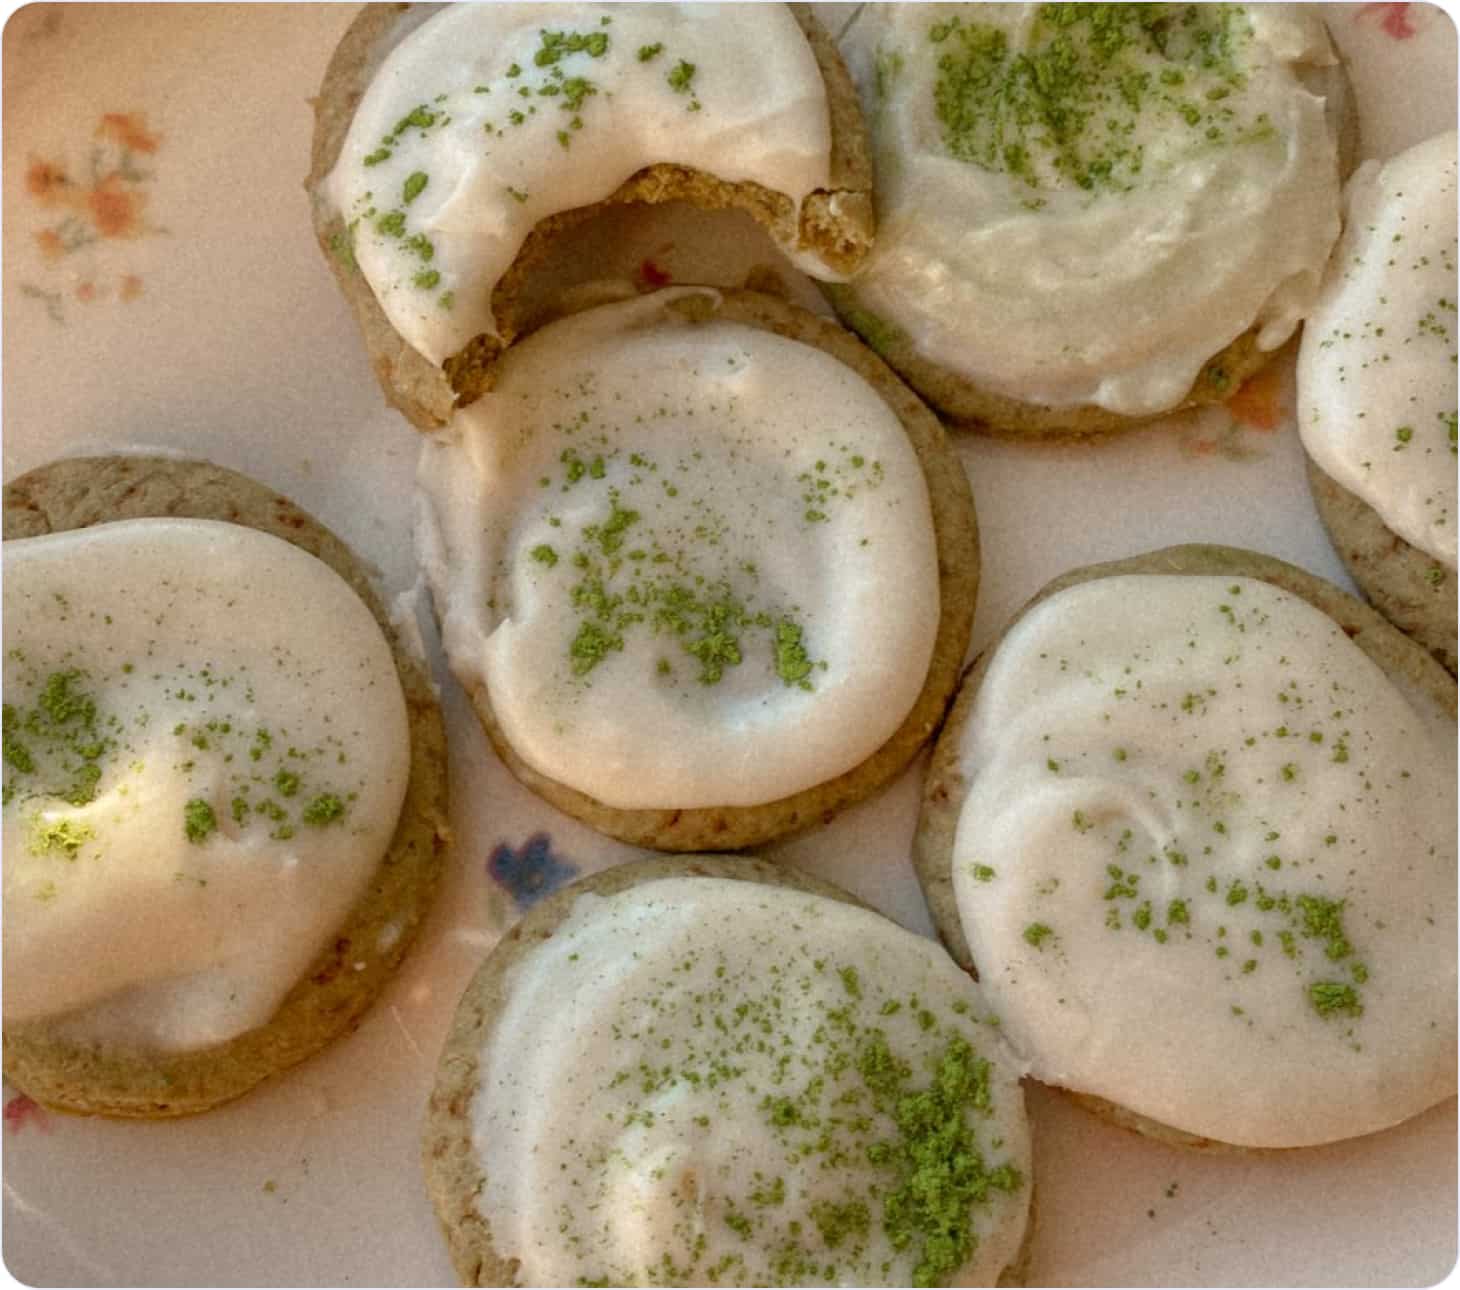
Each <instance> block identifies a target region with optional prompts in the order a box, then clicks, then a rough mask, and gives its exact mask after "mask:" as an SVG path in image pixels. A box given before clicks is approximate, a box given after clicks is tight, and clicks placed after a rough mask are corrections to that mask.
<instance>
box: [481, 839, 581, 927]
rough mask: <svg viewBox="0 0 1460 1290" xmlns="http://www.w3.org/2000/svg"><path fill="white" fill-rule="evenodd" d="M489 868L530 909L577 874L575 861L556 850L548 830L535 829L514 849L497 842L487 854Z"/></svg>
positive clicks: (515, 897) (520, 904) (519, 903)
mask: <svg viewBox="0 0 1460 1290" xmlns="http://www.w3.org/2000/svg"><path fill="white" fill-rule="evenodd" d="M487 872H488V873H489V874H491V875H492V877H493V878H495V879H496V880H497V881H498V882H499V883H501V884H502V886H504V887H506V888H507V890H508V891H509V892H511V893H512V899H513V900H514V901H516V902H517V907H518V908H519V909H530V908H531V907H532V906H533V905H535V904H536V903H537V902H538V901H539V900H541V899H542V898H543V897H544V896H546V895H549V894H551V893H552V892H554V891H556V890H557V889H558V888H559V887H561V886H563V884H564V883H568V882H571V881H572V880H573V879H574V878H576V877H577V876H578V869H577V866H576V865H573V864H570V863H569V862H568V861H566V860H561V859H559V858H558V857H557V856H555V855H554V854H553V850H552V840H551V839H550V838H549V837H548V835H547V834H546V833H534V834H533V835H532V836H531V837H530V838H528V839H527V841H526V842H524V843H523V844H522V846H521V847H520V848H519V849H517V850H515V851H514V850H513V849H512V848H511V847H509V846H508V845H507V844H506V843H505V842H500V843H498V844H497V846H496V847H495V848H494V849H493V850H492V854H491V855H490V856H488V857H487Z"/></svg>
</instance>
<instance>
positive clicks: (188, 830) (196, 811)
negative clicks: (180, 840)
mask: <svg viewBox="0 0 1460 1290" xmlns="http://www.w3.org/2000/svg"><path fill="white" fill-rule="evenodd" d="M217 827H218V819H217V817H216V816H215V815H214V814H213V808H212V807H211V806H209V805H208V803H207V802H205V801H204V800H203V799H202V798H201V797H195V798H193V799H192V800H191V801H190V802H188V804H187V805H186V806H184V807H183V832H184V833H185V834H186V835H187V839H188V841H189V842H193V843H201V842H205V841H207V839H208V835H209V834H211V833H212V832H213V830H214V829H216V828H217Z"/></svg>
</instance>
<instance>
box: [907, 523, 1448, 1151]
mask: <svg viewBox="0 0 1460 1290" xmlns="http://www.w3.org/2000/svg"><path fill="white" fill-rule="evenodd" d="M1454 823H1455V688H1454V682H1453V681H1452V680H1451V678H1450V677H1449V676H1448V675H1446V674H1445V672H1444V671H1443V669H1442V668H1440V666H1439V665H1438V664H1437V663H1436V662H1435V661H1434V660H1433V659H1431V658H1430V657H1428V655H1426V653H1425V652H1424V651H1423V650H1422V649H1420V648H1419V647H1418V646H1417V645H1415V644H1414V642H1412V641H1410V640H1408V639H1407V638H1406V637H1404V636H1403V635H1401V634H1400V633H1399V632H1398V631H1396V630H1395V629H1394V628H1392V627H1391V626H1389V624H1388V623H1386V622H1385V621H1384V620H1383V619H1382V618H1381V617H1380V616H1379V615H1378V614H1376V613H1375V612H1374V611H1373V610H1371V609H1369V608H1367V607H1366V606H1364V605H1361V604H1359V603H1358V602H1357V601H1355V600H1353V599H1352V598H1351V597H1348V596H1346V595H1344V594H1343V593H1342V592H1339V591H1338V590H1337V589H1335V588H1333V587H1331V586H1329V585H1328V584H1326V583H1324V582H1322V581H1321V580H1319V579H1317V578H1314V577H1313V576H1312V575H1310V574H1306V573H1304V572H1303V571H1302V570H1299V569H1296V568H1294V567H1293V566H1291V565H1287V564H1284V563H1282V562H1280V561H1277V560H1273V559H1271V558H1269V557H1265V556H1260V555H1256V554H1254V553H1252V552H1246V551H1238V550H1233V549H1230V548H1224V547H1201V546H1196V547H1175V548H1171V549H1169V550H1165V551H1158V552H1154V553H1152V554H1150V555H1146V556H1140V557H1136V558H1134V559H1130V560H1124V561H1120V562H1117V563H1114V564H1108V565H1098V566H1094V567H1092V568H1089V569H1084V570H1078V571H1076V572H1074V573H1072V574H1069V575H1067V576H1065V577H1063V578H1061V579H1058V580H1057V581H1056V582H1054V583H1052V584H1051V585H1050V586H1049V587H1047V588H1046V589H1045V590H1044V591H1043V592H1041V593H1040V595H1039V596H1038V597H1036V599H1035V600H1034V601H1033V602H1031V604H1030V605H1029V606H1028V607H1027V608H1026V609H1025V611H1024V612H1023V613H1022V614H1021V615H1020V616H1019V617H1018V618H1017V619H1016V620H1015V621H1014V623H1013V624H1012V625H1011V626H1010V628H1009V629H1008V630H1007V631H1006V633H1005V634H1004V636H1003V637H1002V639H1001V640H1000V641H999V642H998V643H997V644H996V645H995V646H994V647H992V648H991V649H989V650H988V651H987V652H986V653H985V655H984V656H983V657H982V658H981V659H980V660H979V663H978V665H977V666H976V667H975V668H974V670H973V671H972V672H971V673H970V675H969V677H968V679H967V681H966V682H965V685H964V689H963V691H962V694H961V696H960V698H959V701H958V703H957V705H956V706H955V709H954V713H953V715H952V716H951V717H950V719H949V723H948V725H947V727H946V728H945V731H944V733H943V735H942V737H941V738H940V740H939V744H938V748H937V751H936V752H935V755H934V760H933V766H932V769H931V772H930V776H929V781H928V787H927V792H926V797H925V802H924V808H923V813H922V817H921V819H920V822H919V829H918V836H917V844H916V853H915V858H916V866H917V870H918V875H919V879H920V881H921V882H922V884H923V888H924V891H925V892H926V893H927V895H928V900H929V905H930V907H931V909H932V911H933V914H934V919H935V922H936V924H937V926H938V929H939V932H940V935H941V936H942V937H943V939H944V941H945V943H946V944H947V945H948V946H949V948H950V950H951V951H952V953H953V954H954V957H955V958H957V959H958V960H959V962H961V963H963V964H965V965H968V966H971V965H974V964H976V965H977V967H978V972H979V976H980V981H981V983H982V985H983V987H984V989H985V991H986V995H987V998H988V999H989V1002H990V1004H991V1006H992V1007H994V1009H995V1010H996V1011H997V1012H998V1013H999V1015H1000V1017H1001V1018H1002V1020H1003V1023H1004V1029H1005V1033H1006V1034H1007V1036H1008V1038H1009V1041H1010V1043H1011V1044H1012V1045H1013V1047H1014V1049H1015V1051H1016V1052H1019V1053H1020V1054H1021V1055H1022V1056H1023V1057H1024V1058H1025V1059H1026V1060H1027V1061H1028V1062H1029V1068H1030V1073H1031V1074H1032V1075H1033V1076H1035V1077H1036V1078H1038V1079H1040V1080H1043V1081H1045V1082H1047V1083H1050V1084H1054V1085H1057V1086H1059V1087H1061V1088H1063V1089H1067V1090H1070V1091H1072V1092H1074V1093H1076V1094H1078V1095H1081V1096H1082V1097H1086V1098H1093V1099H1096V1100H1097V1104H1102V1105H1105V1106H1107V1107H1111V1106H1113V1108H1115V1114H1116V1116H1117V1118H1119V1119H1120V1121H1121V1122H1122V1123H1126V1124H1128V1125H1131V1126H1132V1127H1138V1128H1140V1129H1142V1130H1143V1131H1145V1132H1150V1133H1154V1134H1156V1135H1157V1136H1161V1137H1166V1138H1174V1139H1176V1140H1179V1141H1185V1142H1192V1141H1193V1140H1195V1141H1196V1143H1197V1145H1211V1144H1212V1143H1226V1144H1230V1145H1233V1146H1238V1147H1247V1148H1254V1147H1258V1148H1261V1147H1296V1146H1305V1145H1311V1144H1316V1143H1322V1142H1329V1141H1333V1140H1336V1139H1340V1138H1346V1137H1352V1136H1355V1135H1358V1134H1363V1133H1370V1132H1374V1131H1376V1130H1379V1129H1382V1128H1385V1127H1387V1126H1389V1125H1392V1124H1395V1123H1398V1122H1399V1121H1401V1120H1403V1119H1405V1118H1407V1117H1409V1116H1412V1115H1415V1114H1418V1113H1419V1112H1420V1111H1423V1110H1425V1109H1426V1108H1427V1107H1429V1106H1431V1105H1433V1104H1434V1103H1436V1102H1438V1101H1441V1100H1442V1099H1443V1098H1445V1097H1447V1096H1449V1095H1451V1094H1453V1092H1454V1091H1455V1018H1454V1007H1453V1000H1454V997H1455V982H1456V969H1455V898H1454V888H1455V831H1454Z"/></svg>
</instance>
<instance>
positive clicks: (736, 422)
mask: <svg viewBox="0 0 1460 1290" xmlns="http://www.w3.org/2000/svg"><path fill="white" fill-rule="evenodd" d="M420 483H421V492H422V507H421V522H420V527H419V534H418V546H419V550H420V554H421V562H422V565H423V567H424V569H425V572H426V575H427V579H428V581H429V583H430V586H431V590H432V594H433V599H434V602H435V605H436V611H437V616H438V618H439V619H440V621H441V626H442V640H443V644H444V646H445V650H446V655H447V659H448V661H449V662H450V664H451V667H452V670H453V671H454V672H455V674H456V675H457V677H458V678H459V679H460V680H461V682H462V684H463V685H464V686H465V687H466V689H467V691H468V692H469V694H470V695H471V698H472V702H473V704H474V705H475V707H476V709H477V712H478V714H479V715H480V717H481V719H482V722H483V725H484V726H485V727H486V730H487V733H488V735H489V736H490V738H491V740H492V743H493V745H494V747H495V748H496V750H497V752H498V754H499V755H500V756H501V757H502V759H503V760H504V761H505V762H506V763H507V765H508V767H509V768H510V769H511V770H512V772H513V773H514V774H515V775H517V777H518V778H519V779H521V780H522V781H523V783H525V784H526V785H527V786H528V787H529V788H531V789H533V791H535V792H537V793H539V794H540V795H541V796H543V797H545V798H546V799H547V800H548V801H549V802H551V803H552V804H553V805H554V806H556V807H558V808H559V809H561V810H563V811H566V812H567V813H568V814H570V815H573V816H575V817H577V818H578V819H581V820H583V821H585V822H586V823H588V824H590V825H591V826H592V827H594V828H596V829H599V830H600V831H602V832H605V833H609V834H612V835H613V836H615V837H618V838H621V839H623V840H625V841H628V842H632V843H634V844H636V845H640V846H647V847H652V848H654V849H656V850H664V851H706V850H720V851H724V850H738V849H740V848H742V847H747V846H751V845H754V844H756V843H759V842H764V841H766V840H768V839H770V838H773V837H776V836H779V835H782V834H785V833H789V832H791V831H794V830H797V829H801V828H805V827H807V826H809V825H812V824H816V823H820V822H821V821H823V820H825V819H826V818H828V817H829V816H830V815H832V814H833V813H835V812H836V811H838V810H841V809H842V808H844V807H846V806H848V805H850V804H851V803H853V802H855V801H858V800H860V799H862V798H864V797H866V796H868V795H869V794H871V793H872V792H874V791H875V790H876V789H878V788H880V787H881V786H882V785H884V784H885V783H887V781H888V780H889V779H891V778H892V777H893V776H894V775H896V774H897V773H898V772H899V771H900V770H901V769H902V768H903V767H905V766H906V765H907V764H908V762H909V761H910V760H911V759H912V757H913V756H914V755H915V753H916V752H917V750H918V749H919V748H920V747H921V746H922V744H923V743H924V742H926V740H928V739H929V738H930V737H931V735H932V733H933V731H934V730H935V729H936V728H937V726H938V724H939V722H940V721H941V720H942V716H943V712H944V709H945V707H946V704H947V702H948V699H949V696H950V695H951V693H952V689H953V686H954V685H955V684H956V682H957V676H958V669H959V668H960V666H961V665H962V659H963V655H964V651H965V650H966V649H967V643H968V633H969V629H970V625H971V621H972V614H973V604H974V597H975V593H976V589H977V581H978V539H977V532H976V528H975V522H974V516H973V506H972V499H971V497H970V494H969V488H968V480H967V476H966V475H965V473H964V471H963V468H962V465H961V464H960V463H959V461H958V460H957V458H956V457H955V456H954V454H953V453H952V450H951V448H950V447H949V445H948V442H947V439H946V437H945V436H944V434H943V431H942V430H941V428H940V427H939V425H938V423H937V420H936V419H935V418H934V417H933V416H932V414H931V413H929V412H928V410H927V409H926V408H925V407H924V406H923V405H922V404H921V403H919V402H918V400H917V399H916V398H915V397H914V396H913V395H912V394H911V393H909V392H908V391H907V389H906V388H905V387H903V386H902V385H901V384H900V383H899V382H898V381H897V380H896V379H895V378H894V377H893V376H892V375H891V373H889V372H888V371H887V369H886V368H885V367H883V365H882V364H881V363H880V362H879V361H878V360H877V359H876V357H875V356H874V355H872V354H871V353H870V352H869V351H868V350H866V349H865V348H864V347H863V346H861V345H860V344H858V343H857V341H856V340H855V339H854V338H853V337H852V336H850V335H849V334H848V333H847V332H845V331H843V330H842V329H841V328H839V327H836V326H834V325H833V324H831V323H829V322H827V321H825V320H824V319H821V318H818V317H816V316H815V315H813V314H810V313H808V312H806V311H805V310H801V309H797V308H795V307H794V306H790V305H786V304H784V303H782V302H781V301H778V300H774V299H772V298H770V297H766V296H758V295H754V294H751V293H746V292H724V293H721V292H716V291H711V290H707V289H701V288H695V289H685V290H675V291H665V292H660V293H658V294H656V295H653V296H646V297H642V298H638V299H635V300H631V301H628V302H626V303H620V304H614V305H607V306H603V307H600V308H596V309H591V310H587V311H585V312H583V313H579V314H575V315H572V316H570V317H568V318H565V319H561V320H559V321H558V322H555V323H552V324H550V325H549V326H547V327H544V328H543V329H542V330H540V331H538V332H535V333H533V334H532V335H531V336H530V337H528V338H527V339H525V340H523V341H520V342H518V343H517V344H516V345H514V346H513V347H512V349H511V350H509V351H508V352H507V354H506V355H505V356H504V357H503V358H502V359H501V360H499V363H498V367H497V371H496V373H495V384H494V388H493V389H492V391H491V392H490V393H489V394H487V395H484V396H483V397H482V398H481V399H479V400H478V401H477V402H476V403H474V404H473V405H472V406H471V407H469V408H466V409H464V410H462V411H461V412H460V413H458V414H457V417H456V419H455V421H454V422H453V424H452V426H451V427H449V428H448V429H447V430H446V431H445V432H443V433H442V434H440V435H439V436H436V437H435V438H434V439H432V440H429V441H427V443H426V444H425V446H424V447H423V449H422V456H421V465H420Z"/></svg>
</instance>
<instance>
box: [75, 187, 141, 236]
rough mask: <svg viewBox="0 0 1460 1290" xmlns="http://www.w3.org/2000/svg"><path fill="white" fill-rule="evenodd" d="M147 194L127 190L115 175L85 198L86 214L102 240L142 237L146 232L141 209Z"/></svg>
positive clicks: (132, 189) (131, 189)
mask: <svg viewBox="0 0 1460 1290" xmlns="http://www.w3.org/2000/svg"><path fill="white" fill-rule="evenodd" d="M146 204H147V194H146V193H143V192H139V191H138V190H137V189H135V188H128V187H127V185H126V181H125V180H124V179H123V178H122V177H121V175H119V174H117V173H116V172H115V171H113V172H112V173H111V174H109V175H108V176H107V177H106V178H105V179H103V180H102V181H101V183H99V184H97V186H96V187H95V188H93V189H92V190H91V192H89V193H88V194H87V195H86V210H87V214H89V215H90V216H91V222H92V223H93V224H95V225H96V231H97V232H98V233H99V234H101V236H102V237H139V236H141V234H142V233H144V232H145V231H146V229H145V228H144V226H143V224H142V207H143V206H145V205H146Z"/></svg>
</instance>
